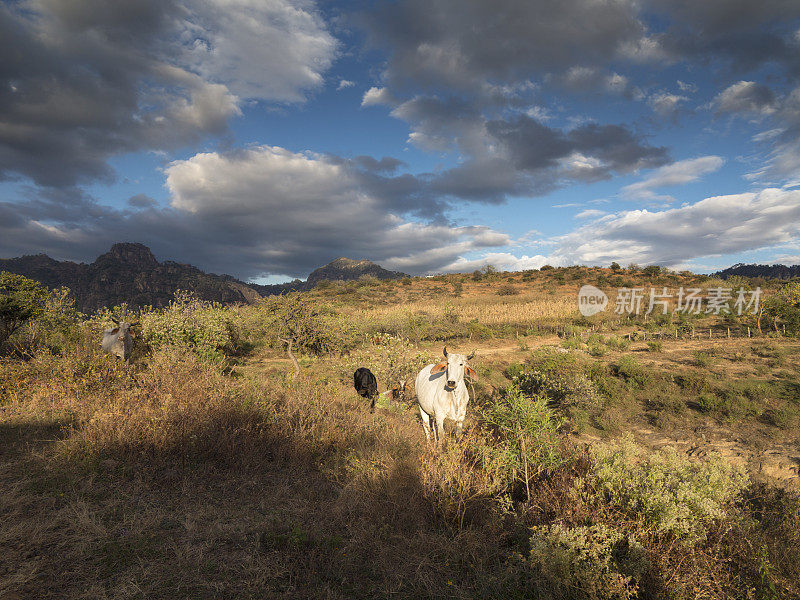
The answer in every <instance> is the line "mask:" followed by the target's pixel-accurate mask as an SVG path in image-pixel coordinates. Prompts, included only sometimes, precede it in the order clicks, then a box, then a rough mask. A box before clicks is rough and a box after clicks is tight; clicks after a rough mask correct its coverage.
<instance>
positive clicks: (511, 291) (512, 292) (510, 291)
mask: <svg viewBox="0 0 800 600" xmlns="http://www.w3.org/2000/svg"><path fill="white" fill-rule="evenodd" d="M495 293H496V294H497V295H498V296H516V295H517V294H519V290H518V289H517V288H516V287H515V286H513V285H511V284H510V283H507V284H506V285H501V286H500V287H499V288H497V291H496V292H495Z"/></svg>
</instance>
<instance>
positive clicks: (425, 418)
mask: <svg viewBox="0 0 800 600" xmlns="http://www.w3.org/2000/svg"><path fill="white" fill-rule="evenodd" d="M419 416H420V417H422V428H423V429H424V430H425V439H426V440H428V441H429V442H430V441H431V418H430V416H429V415H428V413H426V412H425V411H424V410H422V407H421V406H420V407H419Z"/></svg>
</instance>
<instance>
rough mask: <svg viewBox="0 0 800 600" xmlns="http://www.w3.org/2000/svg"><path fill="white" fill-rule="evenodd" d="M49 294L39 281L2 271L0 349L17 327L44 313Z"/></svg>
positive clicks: (0, 287)
mask: <svg viewBox="0 0 800 600" xmlns="http://www.w3.org/2000/svg"><path fill="white" fill-rule="evenodd" d="M48 296H49V292H48V290H47V288H46V287H45V286H43V285H42V284H41V283H39V282H38V281H34V280H33V279H28V278H27V277H23V276H22V275H16V274H14V273H9V272H7V271H0V349H2V346H3V345H4V344H5V342H6V340H8V338H9V337H11V335H12V334H13V333H14V332H15V331H16V330H17V329H19V328H20V327H22V325H24V324H25V323H26V322H27V321H29V320H30V319H35V318H37V317H38V316H40V315H41V314H42V312H43V311H44V308H45V302H46V301H47V298H48Z"/></svg>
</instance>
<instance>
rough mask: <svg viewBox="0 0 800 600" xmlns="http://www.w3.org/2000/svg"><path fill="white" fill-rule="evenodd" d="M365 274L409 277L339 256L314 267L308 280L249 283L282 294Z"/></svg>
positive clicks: (265, 294) (266, 293)
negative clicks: (321, 282) (316, 267)
mask: <svg viewBox="0 0 800 600" xmlns="http://www.w3.org/2000/svg"><path fill="white" fill-rule="evenodd" d="M365 275H367V276H370V277H375V278H376V279H402V278H403V277H408V275H406V274H405V273H401V272H399V271H389V270H388V269H384V268H383V267H381V266H380V265H376V264H375V263H374V262H372V261H369V260H353V259H351V258H344V257H341V258H337V259H336V260H333V261H331V262H329V263H328V264H327V265H325V266H324V267H319V268H318V269H314V270H313V271H312V272H311V274H310V275H309V276H308V279H307V280H306V281H301V280H300V279H295V280H294V281H290V282H289V283H279V284H275V285H255V284H248V285H250V286H251V287H253V288H254V289H256V290H258V291H259V293H260V294H262V295H264V296H268V295H270V294H282V293H285V292H294V291H300V292H302V291H306V290H310V289H313V288H314V286H316V285H317V284H318V283H319V282H320V281H324V280H328V281H355V280H357V279H361V278H362V277H364V276H365Z"/></svg>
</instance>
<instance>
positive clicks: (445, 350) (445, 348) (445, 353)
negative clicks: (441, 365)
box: [444, 346, 447, 358]
mask: <svg viewBox="0 0 800 600" xmlns="http://www.w3.org/2000/svg"><path fill="white" fill-rule="evenodd" d="M444 356H445V358H447V346H445V347H444Z"/></svg>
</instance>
